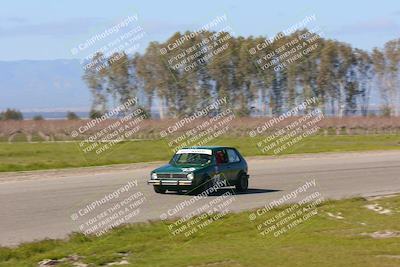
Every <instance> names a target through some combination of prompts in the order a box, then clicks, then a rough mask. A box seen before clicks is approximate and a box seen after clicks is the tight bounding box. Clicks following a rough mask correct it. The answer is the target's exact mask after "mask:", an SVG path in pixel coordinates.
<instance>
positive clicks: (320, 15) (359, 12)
mask: <svg viewBox="0 0 400 267" xmlns="http://www.w3.org/2000/svg"><path fill="white" fill-rule="evenodd" d="M223 14H226V16H227V19H228V24H229V25H230V26H231V27H232V28H233V30H234V32H235V34H236V35H241V36H249V35H253V36H258V35H263V36H266V35H268V36H272V35H274V34H275V33H277V32H279V31H281V30H284V29H286V28H287V27H290V26H291V25H292V24H294V23H296V22H298V21H300V20H301V19H303V18H304V17H305V16H308V15H312V14H315V15H316V18H317V20H316V22H315V24H316V25H318V27H320V28H321V29H322V30H323V32H324V33H325V37H328V38H333V39H337V40H340V41H344V42H348V43H350V44H352V45H353V46H355V47H358V48H363V49H371V48H373V47H374V46H382V45H383V44H384V43H385V42H386V41H388V40H391V39H394V38H399V37H400V34H399V33H400V1H399V0H397V1H396V0H380V1H372V0H369V1H365V0H363V1H362V0H358V1H350V0H345V1H343V0H341V1H337V0H336V1H329V2H328V1H299V0H294V1H283V0H281V1H232V0H227V1H217V0H210V1H209V0H203V1H192V2H190V1H171V0H170V1H149V0H147V1H132V0H131V1H124V0H117V1H105V0H104V1H102V0H95V1H94V0H93V1H92V0H91V1H83V0H81V1H71V0H70V1H54V0H52V1H51V0H38V1H11V0H3V1H2V2H1V9H0V38H1V41H0V48H1V49H0V60H20V59H55V58H74V57H76V56H73V55H72V54H71V49H72V48H73V47H75V46H76V45H77V44H79V43H82V42H83V41H85V40H87V39H88V38H90V37H91V36H93V35H95V34H97V33H100V32H102V31H104V30H105V29H107V28H109V27H111V26H113V25H115V24H116V23H118V22H119V21H121V20H122V19H124V18H126V17H127V16H132V15H138V22H137V23H138V24H140V25H141V26H142V27H143V28H144V30H145V32H146V37H145V38H144V39H143V40H142V42H143V44H142V46H141V51H143V49H144V48H145V47H146V45H147V43H148V41H154V40H155V41H165V40H166V39H167V38H168V37H169V36H170V35H171V34H172V33H174V32H176V31H184V30H194V29H197V28H199V27H200V26H202V25H204V24H205V23H207V22H209V21H210V20H212V19H213V18H215V17H216V16H220V15H223Z"/></svg>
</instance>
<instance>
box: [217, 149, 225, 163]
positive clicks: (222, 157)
mask: <svg viewBox="0 0 400 267" xmlns="http://www.w3.org/2000/svg"><path fill="white" fill-rule="evenodd" d="M215 160H216V162H217V164H224V163H228V157H227V155H226V152H225V150H217V151H216V152H215Z"/></svg>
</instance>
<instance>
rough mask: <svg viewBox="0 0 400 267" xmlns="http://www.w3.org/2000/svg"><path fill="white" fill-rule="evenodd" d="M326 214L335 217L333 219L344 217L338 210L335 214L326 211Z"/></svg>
mask: <svg viewBox="0 0 400 267" xmlns="http://www.w3.org/2000/svg"><path fill="white" fill-rule="evenodd" d="M326 214H328V216H329V217H332V218H335V219H338V220H343V219H344V217H343V216H342V213H341V212H338V213H336V214H333V213H330V212H327V213H326Z"/></svg>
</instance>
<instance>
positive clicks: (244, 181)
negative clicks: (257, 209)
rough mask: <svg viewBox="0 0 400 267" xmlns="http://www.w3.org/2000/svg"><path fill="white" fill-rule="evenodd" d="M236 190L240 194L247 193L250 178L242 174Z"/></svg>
mask: <svg viewBox="0 0 400 267" xmlns="http://www.w3.org/2000/svg"><path fill="white" fill-rule="evenodd" d="M235 187H236V190H237V191H239V192H246V191H247V189H248V188H249V178H248V177H247V175H246V174H244V173H242V174H241V175H240V177H239V181H238V183H237V184H236V186H235Z"/></svg>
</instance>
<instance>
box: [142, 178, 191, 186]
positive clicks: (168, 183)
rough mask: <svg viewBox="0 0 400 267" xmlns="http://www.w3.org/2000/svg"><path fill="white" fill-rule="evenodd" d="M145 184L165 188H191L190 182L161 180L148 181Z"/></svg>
mask: <svg viewBox="0 0 400 267" xmlns="http://www.w3.org/2000/svg"><path fill="white" fill-rule="evenodd" d="M147 184H151V185H160V186H162V185H165V186H171V185H172V186H191V185H192V181H189V180H162V179H154V180H148V181H147Z"/></svg>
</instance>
